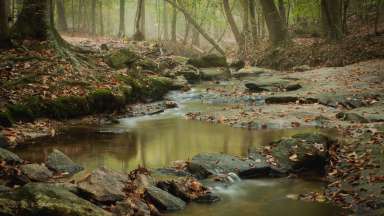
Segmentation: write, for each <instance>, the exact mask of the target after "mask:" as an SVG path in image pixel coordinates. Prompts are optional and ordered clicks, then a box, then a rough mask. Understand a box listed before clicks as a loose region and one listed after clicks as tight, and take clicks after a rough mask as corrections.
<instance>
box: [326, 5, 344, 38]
mask: <svg viewBox="0 0 384 216" xmlns="http://www.w3.org/2000/svg"><path fill="white" fill-rule="evenodd" d="M341 6H342V3H341V0H321V14H322V22H323V30H324V33H325V34H326V35H327V37H328V38H329V39H331V40H339V39H341V38H342V37H343V27H342V18H341V14H340V13H341Z"/></svg>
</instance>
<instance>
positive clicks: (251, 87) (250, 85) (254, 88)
mask: <svg viewBox="0 0 384 216" xmlns="http://www.w3.org/2000/svg"><path fill="white" fill-rule="evenodd" d="M245 87H246V88H247V89H248V90H249V91H251V92H263V91H269V90H268V89H267V88H264V87H265V86H262V85H258V84H256V83H246V84H245Z"/></svg>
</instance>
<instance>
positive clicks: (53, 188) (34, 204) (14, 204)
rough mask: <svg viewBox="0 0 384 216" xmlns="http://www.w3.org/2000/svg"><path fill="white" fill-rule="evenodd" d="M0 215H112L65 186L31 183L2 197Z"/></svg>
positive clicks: (0, 198)
mask: <svg viewBox="0 0 384 216" xmlns="http://www.w3.org/2000/svg"><path fill="white" fill-rule="evenodd" d="M0 207H1V208H0V215H10V216H16V215H39V216H40V215H41V216H43V215H61V216H73V215H82V216H104V215H110V214H109V213H107V212H106V211H104V210H103V209H101V208H100V207H98V206H96V205H94V204H92V203H90V202H89V201H87V200H84V199H82V198H80V197H78V196H76V195H75V194H73V193H71V192H70V191H69V190H68V189H67V188H65V187H64V186H59V185H54V184H45V183H29V184H27V185H25V186H23V187H21V188H19V189H17V190H16V191H15V192H13V193H11V194H8V195H5V194H4V195H1V197H0Z"/></svg>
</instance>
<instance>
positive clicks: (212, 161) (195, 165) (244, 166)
mask: <svg viewBox="0 0 384 216" xmlns="http://www.w3.org/2000/svg"><path fill="white" fill-rule="evenodd" d="M254 166H255V161H253V160H250V159H241V158H238V157H234V156H231V155H226V154H220V153H202V154H198V155H196V156H194V157H193V158H192V160H191V161H190V162H189V164H188V170H189V171H190V172H191V173H192V174H194V175H195V176H196V177H198V178H206V177H208V176H210V175H218V174H228V173H231V172H233V173H239V172H242V171H245V170H248V169H251V168H253V167H254Z"/></svg>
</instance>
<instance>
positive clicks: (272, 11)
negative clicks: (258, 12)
mask: <svg viewBox="0 0 384 216" xmlns="http://www.w3.org/2000/svg"><path fill="white" fill-rule="evenodd" d="M260 3H261V7H262V9H263V13H264V16H265V21H266V23H267V27H268V31H269V39H270V40H271V42H272V44H273V45H278V44H280V43H281V42H283V41H285V40H286V38H287V29H286V28H285V25H284V23H283V21H282V19H281V17H280V14H279V11H278V10H277V8H276V5H275V3H274V2H273V1H271V0H260Z"/></svg>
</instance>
